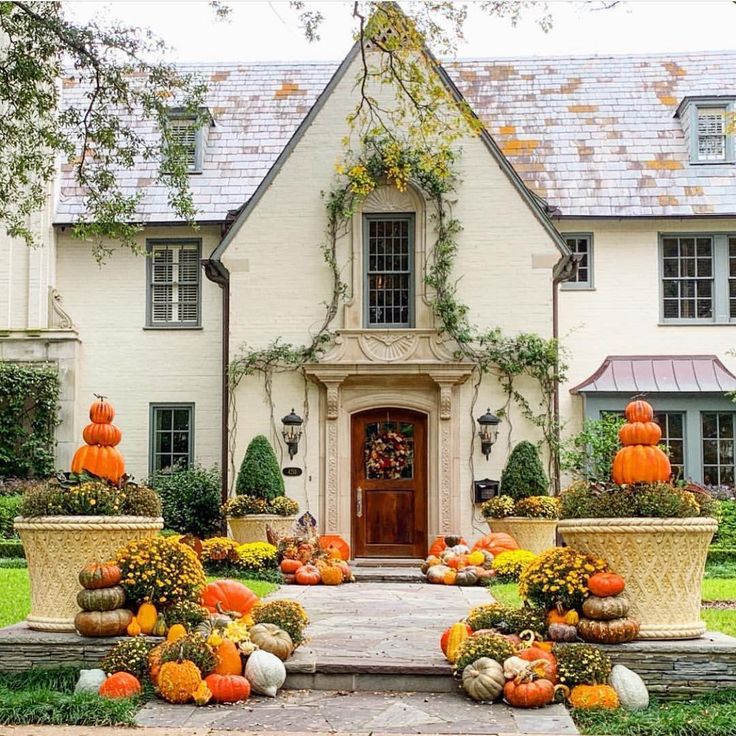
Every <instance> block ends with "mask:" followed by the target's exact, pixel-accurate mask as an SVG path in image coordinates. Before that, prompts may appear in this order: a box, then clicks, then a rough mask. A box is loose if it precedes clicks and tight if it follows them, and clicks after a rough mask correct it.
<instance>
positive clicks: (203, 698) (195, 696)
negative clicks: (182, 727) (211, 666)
mask: <svg viewBox="0 0 736 736" xmlns="http://www.w3.org/2000/svg"><path fill="white" fill-rule="evenodd" d="M210 677H212V675H210ZM192 700H193V701H194V705H207V703H209V702H210V700H212V691H211V690H210V689H209V688H208V687H207V683H206V682H205V681H204V680H202V682H200V683H199V687H198V688H197V689H196V690H195V691H194V692H193V693H192Z"/></svg>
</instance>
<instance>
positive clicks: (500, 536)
mask: <svg viewBox="0 0 736 736" xmlns="http://www.w3.org/2000/svg"><path fill="white" fill-rule="evenodd" d="M473 549H474V550H476V549H480V550H486V551H487V552H490V553H491V554H492V555H494V556H495V555H500V554H501V552H506V551H507V550H511V549H519V545H518V544H517V543H516V540H515V539H514V538H513V537H512V536H511V535H510V534H506V533H505V532H491V533H490V534H486V536H485V537H481V538H480V539H479V540H478V541H477V542H476V543H475V544H474V545H473Z"/></svg>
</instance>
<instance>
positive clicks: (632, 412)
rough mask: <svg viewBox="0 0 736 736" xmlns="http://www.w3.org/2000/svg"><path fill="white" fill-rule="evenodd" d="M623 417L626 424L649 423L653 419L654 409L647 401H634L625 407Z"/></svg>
mask: <svg viewBox="0 0 736 736" xmlns="http://www.w3.org/2000/svg"><path fill="white" fill-rule="evenodd" d="M624 415H625V416H626V421H628V422H651V421H652V419H654V409H652V405H651V404H650V403H649V402H648V401H644V400H642V399H634V401H630V402H629V403H628V404H627V405H626V408H625V409H624Z"/></svg>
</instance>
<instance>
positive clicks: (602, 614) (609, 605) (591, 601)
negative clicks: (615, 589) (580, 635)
mask: <svg viewBox="0 0 736 736" xmlns="http://www.w3.org/2000/svg"><path fill="white" fill-rule="evenodd" d="M630 608H631V604H630V603H629V599H628V598H625V597H624V596H623V595H617V596H610V597H607V598H600V597H599V596H597V595H591V596H588V597H587V598H586V599H585V601H583V616H585V617H586V618H592V619H595V620H596V621H610V620H611V619H614V618H623V617H624V616H627V615H628V613H629V609H630Z"/></svg>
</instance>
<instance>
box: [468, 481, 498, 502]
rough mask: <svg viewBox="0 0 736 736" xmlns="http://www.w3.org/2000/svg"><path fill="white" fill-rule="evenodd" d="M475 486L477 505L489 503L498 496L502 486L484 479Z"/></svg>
mask: <svg viewBox="0 0 736 736" xmlns="http://www.w3.org/2000/svg"><path fill="white" fill-rule="evenodd" d="M473 485H474V487H475V503H483V501H487V500H488V499H489V498H493V497H494V496H498V488H499V485H500V484H499V482H498V481H497V480H491V479H490V478H484V479H483V480H476V481H475V482H474V483H473Z"/></svg>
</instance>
